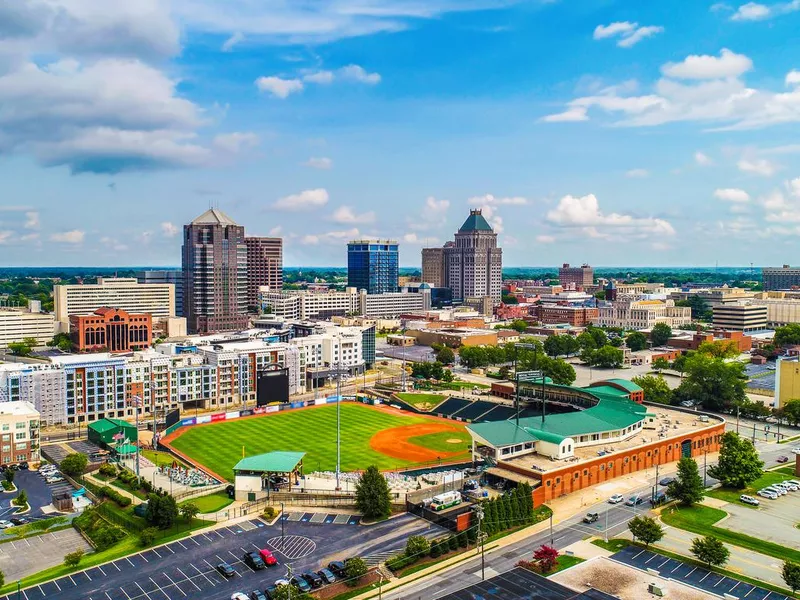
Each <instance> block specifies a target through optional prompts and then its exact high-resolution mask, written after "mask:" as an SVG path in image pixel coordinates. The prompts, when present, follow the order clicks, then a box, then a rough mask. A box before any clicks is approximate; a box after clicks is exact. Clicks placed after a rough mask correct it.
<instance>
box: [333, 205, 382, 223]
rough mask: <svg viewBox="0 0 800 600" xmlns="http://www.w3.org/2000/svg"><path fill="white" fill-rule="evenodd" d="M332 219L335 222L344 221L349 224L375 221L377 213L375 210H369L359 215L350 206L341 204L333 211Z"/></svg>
mask: <svg viewBox="0 0 800 600" xmlns="http://www.w3.org/2000/svg"><path fill="white" fill-rule="evenodd" d="M330 220H331V221H333V222H334V223H344V224H347V225H356V224H364V223H374V222H375V213H374V212H373V211H368V212H365V213H362V214H360V215H359V214H356V212H355V211H354V210H353V208H352V207H350V206H340V207H339V208H337V209H336V210H335V211H333V214H332V215H331V217H330Z"/></svg>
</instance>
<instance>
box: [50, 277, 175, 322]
mask: <svg viewBox="0 0 800 600" xmlns="http://www.w3.org/2000/svg"><path fill="white" fill-rule="evenodd" d="M53 298H54V303H55V316H56V322H57V326H58V328H59V330H60V331H63V332H69V328H70V320H69V318H70V317H71V316H72V315H91V314H93V313H94V312H95V311H96V310H97V309H98V308H102V307H104V306H109V307H113V308H119V309H122V310H124V311H127V312H129V313H133V314H149V315H152V317H153V319H154V320H156V319H165V318H168V317H174V316H175V286H174V285H173V284H171V283H162V284H142V283H139V281H138V280H137V279H136V278H135V277H117V278H103V277H100V278H98V280H97V283H96V284H87V285H56V286H54V287H53Z"/></svg>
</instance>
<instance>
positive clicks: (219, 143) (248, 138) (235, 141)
mask: <svg viewBox="0 0 800 600" xmlns="http://www.w3.org/2000/svg"><path fill="white" fill-rule="evenodd" d="M259 143H260V140H259V137H258V135H256V134H255V133H253V132H251V131H245V132H241V131H234V132H232V133H221V134H219V135H217V136H216V137H214V140H213V144H214V146H215V147H216V148H218V149H219V150H222V151H224V152H227V153H229V154H238V153H239V152H241V151H242V150H247V149H248V148H254V147H255V146H258V144H259Z"/></svg>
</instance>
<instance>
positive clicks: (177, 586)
mask: <svg viewBox="0 0 800 600" xmlns="http://www.w3.org/2000/svg"><path fill="white" fill-rule="evenodd" d="M162 575H164V577H166V578H167V579H169V582H170V583H171V584H172V585H173V586H174V587H175V589H177V590H178V591H179V592H180V593H181V594H183V596H184V597H186V592H184V591H183V590H182V589H181V588H180V586H179V585H178V584H177V583H175V582H174V581H172V577H170V576H169V575H167V574H166V573H162ZM150 581H153V580H152V579H151V580H150Z"/></svg>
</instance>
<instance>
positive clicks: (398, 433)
mask: <svg viewBox="0 0 800 600" xmlns="http://www.w3.org/2000/svg"><path fill="white" fill-rule="evenodd" d="M341 439H342V442H341V467H342V471H357V470H363V469H366V468H367V467H368V466H370V465H372V464H374V465H377V466H378V468H379V469H381V470H393V469H400V468H403V467H408V466H412V465H415V464H424V463H431V462H435V461H437V460H439V459H441V460H443V461H448V462H450V461H458V460H468V459H469V447H470V437H469V434H468V433H467V432H466V430H465V428H464V425H463V424H461V423H458V422H455V421H446V420H444V419H437V418H433V417H423V416H418V415H408V414H404V413H401V412H399V411H397V410H394V409H390V408H383V407H381V408H378V407H372V406H367V405H364V404H356V403H351V402H344V403H342V405H341ZM164 442H165V443H166V444H168V445H169V446H170V447H171V448H173V449H174V450H177V451H178V452H180V453H182V454H184V455H185V456H187V457H188V458H190V459H192V460H194V461H195V462H197V463H199V464H201V465H203V466H204V467H206V468H207V469H209V470H210V471H213V472H214V473H216V474H217V475H219V476H221V477H223V478H224V479H227V480H229V481H232V480H233V466H234V465H235V464H236V463H237V462H238V461H239V460H240V459H241V458H242V451H243V450H244V453H245V455H246V456H253V455H255V454H262V453H264V452H271V451H273V450H285V451H296V452H305V453H306V457H305V459H304V470H305V472H307V473H308V472H312V471H317V470H323V471H332V470H334V469H335V468H336V406H335V405H331V404H328V405H323V406H315V407H311V408H305V409H298V410H292V411H285V412H280V413H272V414H266V415H260V416H256V417H248V418H244V419H237V420H234V421H223V422H220V423H213V424H208V425H196V426H193V427H183V428H180V429H178V430H177V431H176V432H175V433H174V434H172V435H170V436H169V437H168V438H166V439H165V440H164Z"/></svg>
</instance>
